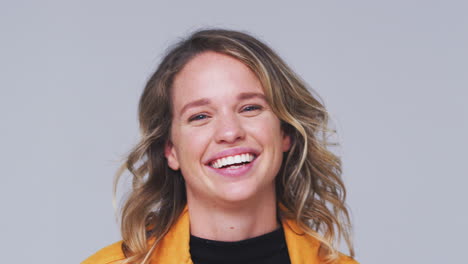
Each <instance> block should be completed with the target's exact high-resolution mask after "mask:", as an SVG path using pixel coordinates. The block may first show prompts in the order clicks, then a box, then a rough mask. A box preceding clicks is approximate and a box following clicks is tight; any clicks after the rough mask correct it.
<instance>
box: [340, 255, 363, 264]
mask: <svg viewBox="0 0 468 264" xmlns="http://www.w3.org/2000/svg"><path fill="white" fill-rule="evenodd" d="M338 263H339V264H359V262H357V261H356V260H354V259H353V258H352V257H349V256H347V255H345V254H341V256H340V260H339V261H338Z"/></svg>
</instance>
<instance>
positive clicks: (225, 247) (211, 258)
mask: <svg viewBox="0 0 468 264" xmlns="http://www.w3.org/2000/svg"><path fill="white" fill-rule="evenodd" d="M190 254H191V256H192V261H193V263H194V264H221V263H223V264H224V263H226V264H234V263H236V264H237V263H241V264H251V263H252V264H254V263H255V264H290V263H291V261H290V260H289V254H288V248H287V246H286V240H285V238H284V231H283V228H282V227H281V228H279V229H277V230H275V231H273V232H271V233H267V234H264V235H261V236H258V237H254V238H249V239H246V240H241V241H236V242H221V241H214V240H208V239H204V238H199V237H196V236H192V235H190Z"/></svg>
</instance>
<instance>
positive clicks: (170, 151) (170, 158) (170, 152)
mask: <svg viewBox="0 0 468 264" xmlns="http://www.w3.org/2000/svg"><path fill="white" fill-rule="evenodd" d="M164 156H166V159H167V165H168V166H169V168H171V169H173V170H178V169H180V164H179V159H178V158H177V152H176V150H175V148H174V145H173V144H172V142H170V141H169V140H168V141H167V142H166V145H165V146H164Z"/></svg>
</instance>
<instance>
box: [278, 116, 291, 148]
mask: <svg viewBox="0 0 468 264" xmlns="http://www.w3.org/2000/svg"><path fill="white" fill-rule="evenodd" d="M291 131H292V129H291V125H289V124H288V123H286V122H284V121H281V134H282V136H283V142H282V143H283V144H282V147H283V152H286V151H289V149H290V148H291V136H290V133H291Z"/></svg>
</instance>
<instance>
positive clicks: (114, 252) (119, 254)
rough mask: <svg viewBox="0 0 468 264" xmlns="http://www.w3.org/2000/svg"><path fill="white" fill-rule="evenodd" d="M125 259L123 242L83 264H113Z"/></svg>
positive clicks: (91, 257) (98, 253) (105, 249)
mask: <svg viewBox="0 0 468 264" xmlns="http://www.w3.org/2000/svg"><path fill="white" fill-rule="evenodd" d="M123 259H125V254H124V253H123V250H122V241H119V242H117V243H114V244H112V245H109V246H107V247H105V248H103V249H101V250H99V251H98V252H96V253H94V254H93V255H91V256H90V257H89V258H87V259H86V260H85V261H83V262H81V264H113V263H117V261H119V260H123Z"/></svg>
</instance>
